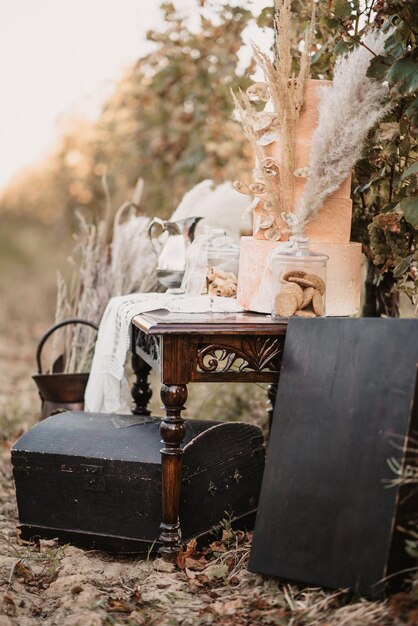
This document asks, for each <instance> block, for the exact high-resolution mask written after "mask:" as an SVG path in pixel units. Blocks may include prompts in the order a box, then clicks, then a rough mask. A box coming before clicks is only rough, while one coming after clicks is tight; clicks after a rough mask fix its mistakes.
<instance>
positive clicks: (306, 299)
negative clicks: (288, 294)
mask: <svg viewBox="0 0 418 626" xmlns="http://www.w3.org/2000/svg"><path fill="white" fill-rule="evenodd" d="M293 284H295V283H293ZM314 291H315V289H314V288H313V287H306V289H304V290H303V300H302V304H301V305H300V307H299V308H300V309H304V308H305V307H307V306H308V304H309V303H310V302H311V300H312V297H313V295H314Z"/></svg>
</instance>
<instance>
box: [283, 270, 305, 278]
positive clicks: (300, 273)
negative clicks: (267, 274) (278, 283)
mask: <svg viewBox="0 0 418 626" xmlns="http://www.w3.org/2000/svg"><path fill="white" fill-rule="evenodd" d="M305 274H306V272H304V271H303V270H289V271H288V272H286V274H284V275H283V278H282V280H289V278H290V277H291V276H293V277H294V278H303V277H304V276H305Z"/></svg>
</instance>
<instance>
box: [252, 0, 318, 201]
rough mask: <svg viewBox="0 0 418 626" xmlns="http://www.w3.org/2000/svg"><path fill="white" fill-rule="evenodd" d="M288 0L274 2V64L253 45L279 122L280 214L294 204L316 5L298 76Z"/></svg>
mask: <svg viewBox="0 0 418 626" xmlns="http://www.w3.org/2000/svg"><path fill="white" fill-rule="evenodd" d="M290 20H291V2H290V0H275V18H274V25H275V30H276V33H277V35H276V43H275V61H274V62H272V61H271V60H270V58H269V57H268V56H267V55H266V54H265V53H264V52H262V51H261V50H260V48H258V47H257V46H255V45H253V49H254V53H255V58H256V61H257V63H258V64H259V66H260V67H261V68H262V70H263V72H264V76H265V80H266V82H267V84H268V85H269V88H270V94H271V98H272V101H273V105H274V108H275V110H276V113H277V115H278V117H279V118H280V120H281V131H280V143H281V151H280V187H279V190H280V199H279V202H278V204H279V207H280V208H279V212H280V213H281V212H282V211H285V212H289V211H291V210H292V207H293V200H294V175H293V172H294V170H295V139H296V124H297V121H298V119H299V115H300V112H301V110H302V106H303V100H304V93H305V88H306V84H307V81H308V79H309V71H310V49H311V46H312V39H313V32H314V27H315V5H314V3H313V2H312V11H311V21H310V26H309V28H308V29H307V32H306V35H305V40H304V48H303V52H302V55H301V59H300V66H299V72H298V75H297V76H295V74H294V72H292V58H291V54H290Z"/></svg>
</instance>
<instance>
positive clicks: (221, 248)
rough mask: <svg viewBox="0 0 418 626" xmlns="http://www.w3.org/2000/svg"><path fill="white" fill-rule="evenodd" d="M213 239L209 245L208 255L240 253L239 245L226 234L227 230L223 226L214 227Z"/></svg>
mask: <svg viewBox="0 0 418 626" xmlns="http://www.w3.org/2000/svg"><path fill="white" fill-rule="evenodd" d="M211 234H212V236H213V239H212V240H211V242H210V244H209V246H208V255H210V254H222V255H225V256H226V255H234V256H236V255H237V254H239V245H237V244H236V243H234V240H233V239H232V238H231V237H229V236H228V235H227V234H226V231H225V230H223V229H222V228H214V229H213V230H212V233H211Z"/></svg>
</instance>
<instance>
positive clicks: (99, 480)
mask: <svg viewBox="0 0 418 626" xmlns="http://www.w3.org/2000/svg"><path fill="white" fill-rule="evenodd" d="M80 468H81V472H82V474H83V489H86V490H88V491H106V483H105V477H104V476H103V467H100V465H81V466H80Z"/></svg>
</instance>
